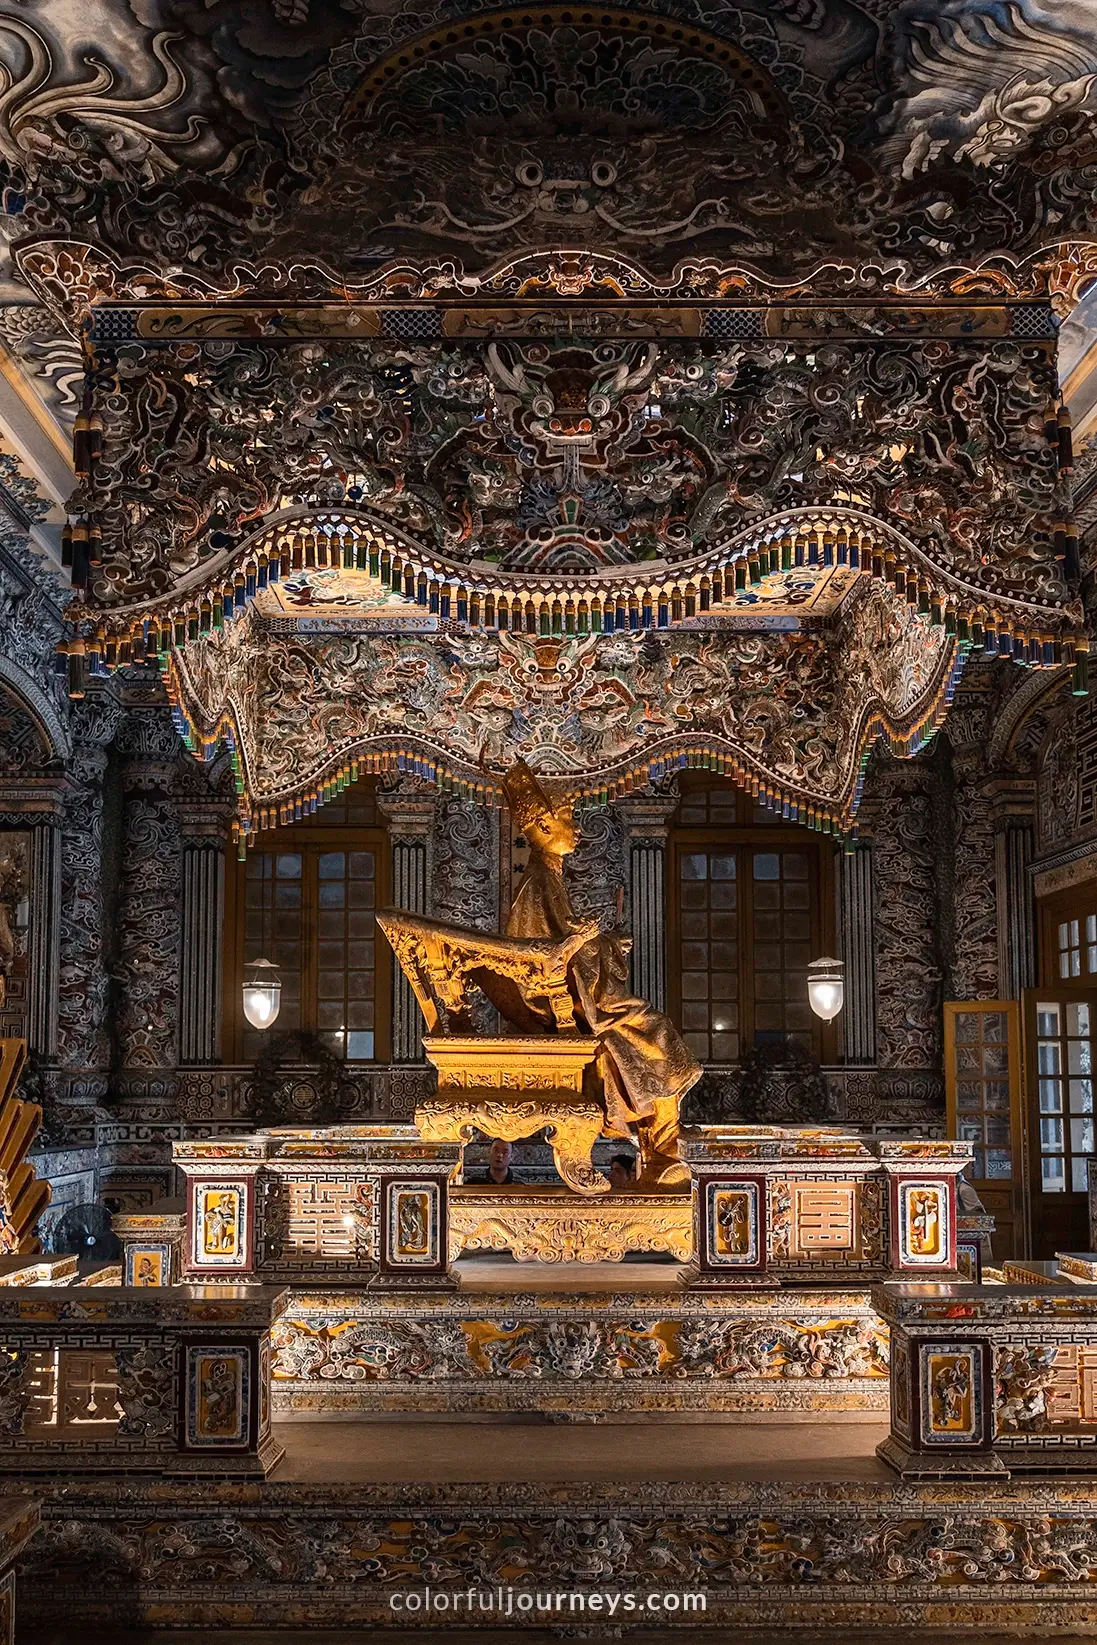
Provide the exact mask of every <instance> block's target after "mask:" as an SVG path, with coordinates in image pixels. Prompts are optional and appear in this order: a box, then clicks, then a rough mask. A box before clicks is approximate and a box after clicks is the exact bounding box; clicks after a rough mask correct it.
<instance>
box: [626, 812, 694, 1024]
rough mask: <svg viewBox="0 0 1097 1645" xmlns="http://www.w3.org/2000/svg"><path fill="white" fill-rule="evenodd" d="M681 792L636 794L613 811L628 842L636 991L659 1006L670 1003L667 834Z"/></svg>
mask: <svg viewBox="0 0 1097 1645" xmlns="http://www.w3.org/2000/svg"><path fill="white" fill-rule="evenodd" d="M677 806H678V798H677V796H676V795H664V794H649V795H644V794H634V795H630V796H629V798H628V799H625V800H618V801H617V803H616V805H615V806H614V810H615V811H616V812H617V814H618V816H619V817H620V818H621V820H622V822H623V823H624V825H625V829H626V833H627V841H628V882H627V885H628V917H629V922H630V926H631V929H632V991H633V993H634V994H638V995H639V996H640V998H641V999H645V1000H648V1001H650V1003H651V1004H652V1005H654V1006H655V1008H656V1010H658V1011H665V1010H666V1008H667V834H668V832H669V829H670V819H671V817H672V816H673V815H674V812H675V810H676V809H677Z"/></svg>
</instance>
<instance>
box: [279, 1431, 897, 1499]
mask: <svg viewBox="0 0 1097 1645" xmlns="http://www.w3.org/2000/svg"><path fill="white" fill-rule="evenodd" d="M275 1431H276V1434H277V1438H278V1441H279V1443H280V1444H282V1445H284V1446H285V1448H286V1457H285V1461H284V1462H283V1463H281V1465H280V1466H279V1468H278V1469H277V1471H276V1472H275V1473H274V1474H273V1475H272V1478H273V1479H274V1480H275V1481H276V1482H277V1483H278V1484H280V1485H281V1484H289V1483H300V1484H307V1485H324V1484H366V1483H371V1482H374V1481H376V1482H377V1483H378V1484H402V1483H408V1484H410V1483H423V1484H438V1485H443V1484H468V1483H476V1484H480V1483H492V1484H494V1483H506V1482H507V1481H509V1480H528V1481H529V1482H530V1483H531V1484H533V1483H537V1484H548V1483H552V1484H563V1483H568V1482H572V1481H576V1480H596V1481H598V1482H600V1483H608V1482H610V1481H631V1480H660V1481H662V1480H679V1481H691V1480H705V1481H721V1482H724V1483H733V1482H736V1481H754V1480H776V1479H786V1480H864V1479H884V1480H889V1479H893V1478H894V1477H895V1476H894V1474H892V1473H891V1471H890V1470H889V1469H887V1468H885V1466H884V1464H883V1463H882V1462H880V1461H878V1460H877V1457H876V1455H875V1451H876V1446H877V1444H878V1443H879V1441H880V1440H882V1439H883V1438H884V1437H885V1436H886V1434H887V1432H888V1430H887V1425H886V1424H881V1423H880V1421H879V1419H878V1418H876V1419H875V1420H874V1421H872V1422H870V1423H863V1422H853V1423H849V1422H826V1423H820V1422H816V1423H776V1422H770V1423H765V1424H760V1423H755V1422H720V1423H696V1422H674V1421H664V1422H658V1423H653V1422H649V1421H644V1422H637V1421H632V1422H620V1423H617V1422H598V1423H589V1422H576V1423H565V1424H560V1423H545V1422H528V1421H510V1422H497V1421H493V1422H491V1423H489V1424H484V1423H479V1422H459V1421H449V1422H445V1421H439V1422H422V1421H415V1422H280V1423H276V1424H275Z"/></svg>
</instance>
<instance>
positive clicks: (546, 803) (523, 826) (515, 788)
mask: <svg viewBox="0 0 1097 1645" xmlns="http://www.w3.org/2000/svg"><path fill="white" fill-rule="evenodd" d="M503 787H504V788H505V789H506V795H507V802H508V804H509V805H510V812H511V816H512V817H513V818H514V821H515V823H516V824H517V826H518V829H519V830H520V832H521V833H523V834H524V833H525V832H526V830H527V828H530V827H531V826H532V825H533V824H534V823H537V822H540V821H541V819H542V818H543V817H546V816H548V817H551V816H555V815H557V814H558V813H563V812H565V811H567V810H569V809H570V807H569V806H568V805H567V804H566V802H565V803H561V804H560V805H559V806H555V805H553V803H552V801H551V800H550V799H549V797H548V795H547V794H546V793H545V791H544V789H543V788H542V787H541V784H540V783H539V782H538V781H537V778H536V777H535V776H534V774H533V772H532V771H531V770H530V768H529V766H528V765H527V764H526V762H525V760H518V761H517V762H516V763H515V764H514V765H512V766H511V768H510V770H509V771H508V772H507V774H506V777H505V778H504V779H503Z"/></svg>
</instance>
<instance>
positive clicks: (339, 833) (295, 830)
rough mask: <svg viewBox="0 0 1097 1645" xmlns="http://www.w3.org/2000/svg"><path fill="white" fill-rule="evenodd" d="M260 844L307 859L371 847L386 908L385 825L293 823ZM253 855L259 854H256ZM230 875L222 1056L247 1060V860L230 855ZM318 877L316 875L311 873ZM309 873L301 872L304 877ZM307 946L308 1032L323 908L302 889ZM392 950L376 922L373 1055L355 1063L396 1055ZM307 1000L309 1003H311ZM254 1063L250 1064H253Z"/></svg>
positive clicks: (304, 992)
mask: <svg viewBox="0 0 1097 1645" xmlns="http://www.w3.org/2000/svg"><path fill="white" fill-rule="evenodd" d="M257 849H261V850H262V851H264V852H277V853H281V852H300V853H301V854H302V856H305V857H308V858H312V859H315V858H318V857H320V856H321V855H322V854H323V853H324V852H326V851H345V852H351V851H372V852H373V854H374V860H375V862H376V865H377V869H376V877H375V882H374V883H375V884H376V887H377V893H376V908H375V910H374V911H375V912H378V911H379V910H380V909H382V908H385V907H387V905H388V902H389V897H390V887H391V884H392V860H391V859H392V852H391V849H390V842H389V837H388V833H387V831H386V830H385V828H384V827H383V826H382V825H380V824H375V825H373V826H369V825H361V824H356V823H335V824H330V823H322V822H321V823H318V822H315V821H309V822H306V823H291V824H289V825H288V826H287V827H285V828H276V829H271V830H270V831H269V832H266V833H264V835H263V839H262V845H261V847H258V848H257ZM253 855H254V853H253ZM226 870H227V871H226V875H225V947H224V955H225V963H224V990H223V994H222V1009H221V1022H222V1025H223V1026H222V1035H221V1038H222V1055H223V1061H224V1062H226V1063H229V1064H237V1065H242V1064H243V1061H244V1058H243V1045H244V1032H245V1026H246V1025H245V1021H244V1010H243V1003H242V988H243V981H244V966H245V964H246V963H247V961H248V960H250V959H255V958H257V957H258V956H256V955H252V954H245V953H244V943H245V933H246V918H245V907H244V898H245V887H246V884H247V863H246V862H240V861H239V860H238V859H236V858H235V857H232V858H230V860H229V862H228V863H227V865H226ZM312 877H313V878H314V876H312ZM305 880H306V875H305V873H304V872H303V873H302V881H303V882H304V881H305ZM301 902H302V910H301V913H302V949H303V953H304V963H303V965H302V969H301V1006H302V1010H301V1016H302V1026H301V1032H302V1033H304V1034H310V1033H316V1028H315V1026H310V1023H309V1019H310V1018H311V1017H312V1015H313V1013H314V1010H315V1005H316V944H317V941H318V928H317V925H316V920H317V917H318V914H319V908H318V906H317V903H316V899H313V900H312V902H311V904H310V902H309V900H308V899H307V898H306V896H305V894H304V889H302V898H301ZM391 962H392V950H391V949H390V948H389V946H388V943H387V942H386V941H385V939H384V937H383V936H382V934H381V929H380V927H379V926H375V927H374V982H373V987H374V1030H373V1056H372V1058H371V1059H370V1060H369V1061H368V1062H367V1061H354V1062H350V1063H348V1067H351V1068H375V1067H377V1066H378V1064H382V1065H383V1064H385V1063H388V1062H390V1061H391V1059H392V963H391ZM306 1002H308V1005H307V1006H306ZM278 1032H279V1029H278V1024H277V1022H276V1023H275V1025H274V1027H273V1028H272V1029H271V1030H270V1033H271V1034H272V1035H277V1034H278ZM248 1066H250V1065H248Z"/></svg>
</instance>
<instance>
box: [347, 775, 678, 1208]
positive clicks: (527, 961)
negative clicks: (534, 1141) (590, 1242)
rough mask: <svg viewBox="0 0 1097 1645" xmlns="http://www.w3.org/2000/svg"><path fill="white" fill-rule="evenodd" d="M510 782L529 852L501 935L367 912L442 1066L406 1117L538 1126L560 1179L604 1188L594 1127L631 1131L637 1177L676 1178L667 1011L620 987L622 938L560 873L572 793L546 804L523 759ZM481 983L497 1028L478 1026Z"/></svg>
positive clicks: (649, 1184) (433, 1123) (511, 1127)
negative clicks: (576, 898) (586, 909)
mask: <svg viewBox="0 0 1097 1645" xmlns="http://www.w3.org/2000/svg"><path fill="white" fill-rule="evenodd" d="M506 790H507V798H508V801H509V803H510V808H511V813H512V816H513V818H514V821H515V823H516V825H517V826H518V828H519V829H520V830H521V832H522V833H523V834H524V835H525V838H526V841H527V843H528V845H529V849H530V858H529V865H528V867H527V869H526V871H525V873H524V875H523V877H522V881H521V884H520V885H519V887H518V891H517V893H516V895H515V898H514V901H513V903H512V905H511V909H510V914H509V916H508V918H507V923H506V930H505V932H504V933H503V934H502V935H500V936H494V935H485V934H484V933H483V932H480V931H471V930H465V929H463V928H461V927H458V926H448V925H443V924H441V923H440V922H438V921H435V920H428V919H420V918H417V917H415V916H412V915H408V914H404V913H401V912H400V911H399V910H396V909H387V910H385V912H384V913H382V914H381V915H379V916H378V920H379V923H380V925H381V928H382V930H383V931H384V933H385V935H386V937H387V938H388V940H389V942H390V943H391V944H392V947H393V950H394V952H395V954H396V956H397V958H398V960H399V962H400V964H401V966H402V967H403V969H404V972H405V974H406V975H407V977H408V980H409V982H410V983H411V986H412V988H413V989H414V991H415V996H416V998H417V999H418V1001H419V1004H420V1006H421V1008H422V1011H423V1016H424V1018H425V1020H426V1024H427V1035H426V1037H425V1038H424V1041H423V1045H424V1049H425V1050H426V1053H427V1056H428V1058H429V1059H430V1061H431V1062H432V1063H433V1064H434V1066H435V1067H436V1068H437V1070H438V1094H437V1095H436V1096H435V1097H433V1098H431V1099H430V1100H429V1101H427V1102H425V1103H423V1104H422V1105H421V1106H420V1108H419V1109H418V1110H417V1112H416V1116H415V1119H416V1124H417V1125H418V1126H419V1128H420V1131H421V1132H422V1134H423V1136H424V1137H425V1138H427V1139H429V1140H431V1141H459V1140H464V1141H467V1140H469V1138H470V1137H471V1136H472V1133H473V1131H474V1129H476V1128H480V1129H482V1130H485V1131H487V1132H488V1133H489V1134H490V1135H493V1136H499V1137H503V1138H504V1139H506V1140H508V1141H513V1140H516V1139H517V1138H519V1137H526V1136H531V1135H533V1134H534V1133H535V1132H537V1131H541V1130H544V1131H545V1132H546V1134H547V1135H548V1136H549V1138H550V1140H551V1141H552V1145H553V1152H554V1155H555V1159H556V1166H557V1170H558V1171H559V1173H560V1175H561V1177H562V1178H563V1180H564V1181H565V1182H566V1183H567V1184H568V1185H569V1186H570V1187H571V1188H573V1189H575V1190H576V1191H577V1192H578V1193H581V1194H588V1195H593V1194H601V1193H605V1192H607V1190H608V1186H609V1185H608V1183H607V1181H606V1179H605V1178H604V1177H603V1176H602V1175H601V1174H600V1173H599V1172H597V1171H596V1170H595V1169H594V1167H593V1165H592V1164H591V1157H590V1156H591V1149H592V1147H593V1145H594V1143H595V1142H596V1141H597V1139H598V1137H599V1136H602V1135H605V1136H611V1137H634V1138H635V1140H636V1143H637V1145H638V1147H639V1150H640V1158H641V1174H640V1178H639V1181H638V1184H637V1187H638V1188H639V1189H640V1191H642V1192H643V1191H651V1190H663V1191H681V1190H682V1189H684V1188H685V1187H686V1185H687V1184H688V1181H689V1176H688V1172H687V1171H686V1169H685V1167H684V1166H683V1165H682V1164H681V1162H680V1161H679V1159H678V1106H679V1103H680V1101H681V1098H682V1097H683V1096H684V1095H685V1093H686V1092H687V1091H688V1090H689V1088H690V1086H691V1085H692V1084H693V1083H694V1081H695V1080H696V1079H697V1078H698V1077H699V1075H700V1073H701V1069H700V1066H699V1065H698V1064H697V1063H696V1062H695V1061H694V1059H693V1058H692V1056H691V1055H690V1053H689V1052H688V1050H687V1049H686V1047H685V1045H684V1044H683V1042H682V1039H681V1037H680V1035H679V1034H678V1031H677V1029H676V1028H675V1027H674V1025H673V1024H672V1023H671V1022H670V1021H669V1019H668V1018H667V1017H665V1016H664V1015H663V1014H662V1012H660V1011H656V1010H655V1009H654V1008H653V1007H652V1006H651V1005H649V1004H648V1003H647V1001H646V1000H641V999H638V998H636V997H635V996H634V995H633V994H631V993H630V992H629V989H628V954H629V949H630V947H631V939H630V938H628V937H625V936H622V935H621V934H619V933H616V932H604V931H602V930H600V928H599V927H598V925H597V923H596V922H593V921H584V920H579V919H577V918H576V915H575V910H574V908H573V907H572V903H571V898H570V896H569V894H568V889H567V886H566V883H565V881H564V872H563V867H564V860H565V858H566V857H568V856H570V854H571V853H572V852H573V851H574V849H575V846H576V843H577V834H576V829H575V824H574V822H573V820H572V812H571V805H570V804H569V803H565V804H556V805H554V804H553V802H552V801H551V800H550V798H549V796H548V794H547V793H546V792H545V790H544V788H543V787H542V785H541V784H540V783H539V782H538V780H537V778H536V777H535V776H534V774H533V772H532V771H531V770H530V768H529V767H528V766H527V765H526V764H525V763H524V762H519V763H518V764H517V765H516V766H514V767H513V768H512V770H511V771H510V773H509V774H508V777H507V780H506ZM481 996H486V998H487V999H488V1000H489V1001H490V1002H491V1004H492V1005H493V1006H494V1007H495V1008H496V1010H497V1011H498V1012H499V1015H500V1017H501V1018H502V1020H503V1022H504V1023H505V1024H506V1026H507V1029H508V1030H509V1032H508V1033H505V1034H503V1035H501V1036H491V1037H489V1036H484V1035H478V1034H476V1032H475V1023H474V1018H475V1012H476V1007H477V1004H478V1003H479V999H480V997H481Z"/></svg>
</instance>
